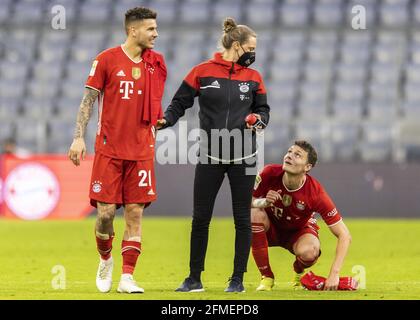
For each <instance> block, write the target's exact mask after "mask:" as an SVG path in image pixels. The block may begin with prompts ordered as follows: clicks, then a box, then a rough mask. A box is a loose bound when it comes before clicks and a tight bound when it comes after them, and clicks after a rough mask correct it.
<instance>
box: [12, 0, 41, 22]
mask: <svg viewBox="0 0 420 320" xmlns="http://www.w3.org/2000/svg"><path fill="white" fill-rule="evenodd" d="M45 9H46V8H45V1H44V0H38V1H34V0H31V1H25V0H23V1H19V2H18V3H16V5H15V7H14V10H13V12H14V16H13V18H12V19H11V20H10V23H11V24H12V25H16V26H22V25H28V24H29V23H31V22H32V23H33V22H37V21H42V19H43V16H44V14H45Z"/></svg>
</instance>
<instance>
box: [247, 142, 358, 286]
mask: <svg viewBox="0 0 420 320" xmlns="http://www.w3.org/2000/svg"><path fill="white" fill-rule="evenodd" d="M316 162H317V153H316V151H315V149H314V148H313V147H312V145H310V144H309V143H308V142H306V141H296V142H295V143H294V145H293V146H291V147H290V148H289V150H288V151H287V153H286V155H285V156H284V159H283V165H267V166H266V167H265V168H264V169H263V171H262V172H261V173H260V174H259V175H258V176H257V177H256V181H255V187H254V194H253V198H252V210H251V221H252V254H253V256H254V260H255V262H256V264H257V266H258V269H259V270H260V272H261V275H262V279H261V283H260V285H259V286H258V288H257V291H270V290H271V289H272V288H273V286H274V274H273V272H272V270H271V267H270V263H269V259H268V247H272V246H280V247H283V248H285V249H287V250H289V251H290V252H291V253H292V254H294V255H295V256H296V260H295V262H294V264H293V268H294V271H295V272H296V275H295V278H294V284H293V285H294V288H301V284H300V279H301V277H302V276H303V273H304V270H305V268H308V267H310V266H312V265H314V264H315V263H316V261H317V259H318V258H319V256H320V255H321V250H320V242H319V237H318V229H319V227H318V225H317V223H316V220H315V219H314V215H315V213H319V214H320V215H321V217H322V218H323V220H324V221H325V222H326V224H327V225H328V227H329V228H330V230H331V232H332V233H333V234H334V235H335V236H336V237H337V239H338V241H337V249H336V254H335V258H334V261H333V264H332V266H331V269H330V274H329V276H328V278H327V280H326V282H325V286H324V290H337V288H338V284H339V273H340V269H341V266H342V265H343V261H344V258H345V256H346V254H347V250H348V248H349V246H350V242H351V236H350V232H349V230H348V229H347V227H346V225H345V224H344V222H343V220H342V218H341V216H340V213H339V212H338V211H337V208H336V206H335V205H334V203H333V202H332V200H331V199H330V197H329V196H328V194H327V193H326V192H325V190H324V188H323V187H322V185H321V184H320V183H319V182H318V181H317V180H316V179H314V178H313V177H311V176H310V175H308V172H309V171H310V170H311V169H312V168H313V167H314V166H315V164H316Z"/></svg>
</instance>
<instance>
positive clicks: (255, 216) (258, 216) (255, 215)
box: [251, 208, 270, 231]
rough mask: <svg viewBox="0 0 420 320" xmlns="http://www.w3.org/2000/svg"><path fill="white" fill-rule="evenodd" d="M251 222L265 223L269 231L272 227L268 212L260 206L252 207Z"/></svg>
mask: <svg viewBox="0 0 420 320" xmlns="http://www.w3.org/2000/svg"><path fill="white" fill-rule="evenodd" d="M251 223H262V224H264V229H265V231H267V230H268V229H269V227H270V220H269V219H268V216H267V213H266V212H265V211H264V210H263V209H260V208H252V209H251Z"/></svg>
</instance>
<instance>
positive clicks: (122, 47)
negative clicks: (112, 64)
mask: <svg viewBox="0 0 420 320" xmlns="http://www.w3.org/2000/svg"><path fill="white" fill-rule="evenodd" d="M121 50H122V51H123V52H124V53H125V55H126V56H127V57H128V59H130V60H131V61H133V62H134V63H140V62H142V61H143V58H140V60H139V61H134V60H133V59H131V57H130V56H129V55H128V53H127V51H125V50H124V45H123V44H122V45H121Z"/></svg>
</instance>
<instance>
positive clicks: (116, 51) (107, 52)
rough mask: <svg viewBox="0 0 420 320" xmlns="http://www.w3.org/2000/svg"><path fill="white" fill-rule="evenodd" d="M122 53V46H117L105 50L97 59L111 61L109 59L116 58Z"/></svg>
mask: <svg viewBox="0 0 420 320" xmlns="http://www.w3.org/2000/svg"><path fill="white" fill-rule="evenodd" d="M120 53H121V46H117V47H112V48H108V49H105V50H104V51H101V52H100V53H99V54H98V55H97V56H96V57H97V59H99V60H102V59H109V58H112V57H115V55H118V54H120Z"/></svg>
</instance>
